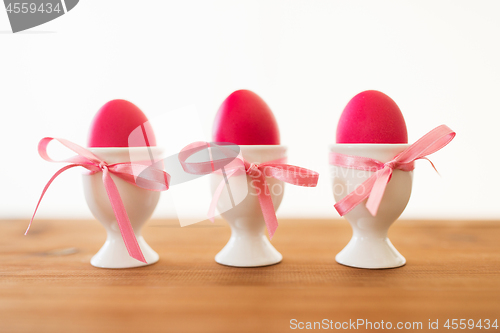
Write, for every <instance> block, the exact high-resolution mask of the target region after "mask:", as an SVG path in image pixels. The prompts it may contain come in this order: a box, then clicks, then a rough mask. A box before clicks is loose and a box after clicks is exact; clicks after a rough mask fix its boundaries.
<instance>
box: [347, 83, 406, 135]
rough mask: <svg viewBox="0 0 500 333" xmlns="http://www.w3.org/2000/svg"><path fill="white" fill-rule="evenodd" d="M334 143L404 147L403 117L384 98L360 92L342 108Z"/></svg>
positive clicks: (386, 97) (368, 92)
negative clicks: (391, 144)
mask: <svg viewBox="0 0 500 333" xmlns="http://www.w3.org/2000/svg"><path fill="white" fill-rule="evenodd" d="M337 143H408V133H407V131H406V123H405V120H404V118H403V114H402V113H401V110H400V109H399V107H398V106H397V104H396V103H395V102H394V101H393V100H392V99H391V98H390V97H389V96H387V95H386V94H383V93H381V92H380V91H375V90H367V91H363V92H362V93H359V94H357V95H356V96H354V97H353V98H352V99H351V100H350V101H349V103H347V106H346V107H345V108H344V111H343V112H342V115H341V116H340V120H339V123H338V125H337Z"/></svg>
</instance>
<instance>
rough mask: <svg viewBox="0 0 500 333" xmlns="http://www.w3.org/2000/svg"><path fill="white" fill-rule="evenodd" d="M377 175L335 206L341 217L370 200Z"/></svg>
mask: <svg viewBox="0 0 500 333" xmlns="http://www.w3.org/2000/svg"><path fill="white" fill-rule="evenodd" d="M376 177H377V176H376V175H375V174H374V175H372V176H371V177H370V178H368V179H367V180H365V181H364V182H363V183H362V184H360V185H359V186H358V187H356V189H355V190H354V191H352V192H351V193H349V194H348V195H346V196H345V197H344V198H343V199H342V200H340V201H339V202H337V203H336V204H335V206H334V207H335V209H336V210H337V212H338V213H339V215H340V216H344V215H345V214H347V213H349V212H350V211H351V210H353V209H354V207H356V206H357V205H359V204H360V203H361V202H362V201H363V200H365V199H366V198H368V196H369V195H370V191H371V189H372V188H373V184H374V183H375V180H376Z"/></svg>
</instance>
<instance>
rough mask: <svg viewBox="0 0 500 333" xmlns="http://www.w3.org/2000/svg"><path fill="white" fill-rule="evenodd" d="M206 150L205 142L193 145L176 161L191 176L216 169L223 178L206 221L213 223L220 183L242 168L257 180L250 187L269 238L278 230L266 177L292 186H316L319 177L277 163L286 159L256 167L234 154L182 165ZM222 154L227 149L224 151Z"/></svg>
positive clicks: (312, 173)
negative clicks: (253, 190) (256, 192)
mask: <svg viewBox="0 0 500 333" xmlns="http://www.w3.org/2000/svg"><path fill="white" fill-rule="evenodd" d="M212 146H214V147H217V148H219V149H221V151H224V147H221V146H217V145H214V144H212ZM208 147H210V144H208V143H206V142H196V143H193V144H190V145H188V146H187V147H185V148H183V149H182V151H181V153H180V154H179V160H180V162H181V164H182V166H183V168H184V170H186V171H187V172H190V173H193V174H199V175H204V174H209V173H211V172H214V171H216V170H218V169H220V170H221V172H222V173H223V175H224V178H225V179H224V180H223V181H222V182H221V183H220V184H219V186H218V187H217V189H216V190H215V192H214V194H213V198H212V202H211V204H210V208H209V211H208V216H209V219H210V220H211V221H212V222H214V216H215V208H216V206H217V202H218V200H219V197H220V195H221V193H222V190H223V188H224V184H225V183H227V180H228V179H229V178H230V177H232V176H234V175H236V174H238V173H239V172H238V171H241V170H242V169H243V168H244V170H245V173H246V174H247V175H248V176H249V177H252V178H254V179H255V180H257V181H256V182H255V183H254V185H256V186H257V187H258V188H259V190H260V191H258V193H259V194H258V199H259V204H260V207H261V210H262V215H263V216H264V221H265V223H266V227H267V231H268V233H269V237H270V238H272V237H273V235H274V233H275V232H276V229H277V228H278V220H277V218H276V212H275V210H274V205H273V201H272V199H271V195H270V193H269V187H268V184H267V181H266V177H273V178H276V179H278V180H281V181H284V182H286V183H289V184H292V185H299V186H307V187H314V186H316V184H317V183H318V178H319V174H318V173H317V172H315V171H312V170H308V169H305V168H301V167H297V166H293V165H289V164H283V163H281V162H284V161H286V158H283V159H279V160H275V161H270V162H266V163H261V164H256V163H248V162H247V161H245V160H244V159H243V157H241V155H238V156H237V157H234V156H233V157H232V158H229V157H227V158H222V159H218V160H212V159H211V160H210V161H207V162H201V163H188V162H186V160H187V158H188V157H189V156H191V155H193V154H194V153H196V152H198V151H200V150H202V149H206V148H208ZM225 149H226V151H229V150H227V149H228V148H225ZM234 154H235V153H234V151H231V152H230V153H229V154H226V155H227V156H231V155H234Z"/></svg>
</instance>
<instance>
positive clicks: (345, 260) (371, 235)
mask: <svg viewBox="0 0 500 333" xmlns="http://www.w3.org/2000/svg"><path fill="white" fill-rule="evenodd" d="M407 147H409V145H408V144H336V145H332V146H330V151H332V152H335V153H339V154H344V155H353V156H362V157H369V158H373V159H376V160H378V161H380V162H383V163H385V162H388V161H390V160H392V159H393V158H394V157H395V156H396V155H397V154H399V153H401V152H402V151H403V150H405V149H406V148H407ZM330 172H331V175H332V181H333V193H334V197H335V200H336V201H337V202H338V201H340V200H341V199H342V198H344V197H345V196H346V195H347V194H349V193H351V192H352V191H354V190H356V188H357V187H358V185H360V184H362V183H363V182H364V181H365V180H367V179H368V178H369V177H370V176H371V175H372V174H373V172H369V171H361V170H356V169H348V168H344V167H338V166H334V165H331V166H330ZM412 181H413V171H410V172H407V171H401V170H394V172H393V174H392V178H391V180H390V181H389V183H388V184H387V187H386V190H385V193H384V196H383V198H382V201H381V203H380V206H379V209H378V212H377V215H376V216H372V215H371V214H370V212H369V211H368V210H367V209H366V206H365V204H366V200H364V201H363V202H361V203H360V204H359V205H357V206H356V207H355V208H354V209H353V210H351V211H350V212H349V213H347V214H345V215H344V216H345V218H346V219H347V221H349V223H350V224H351V227H352V231H353V235H352V238H351V241H350V242H349V243H348V244H347V246H346V247H345V248H344V249H343V250H342V251H340V253H339V254H337V256H336V257H335V259H336V261H337V262H338V263H340V264H342V265H346V266H351V267H358V268H369V269H382V268H394V267H400V266H403V265H404V264H405V263H406V259H405V258H404V257H403V256H402V255H401V254H400V253H399V252H398V251H397V250H396V248H395V247H394V246H393V245H392V243H391V241H390V240H389V238H388V237H387V233H388V231H389V227H390V226H391V225H392V224H393V223H394V221H396V220H397V218H398V217H399V216H400V215H401V213H402V212H403V211H404V209H405V207H406V205H407V203H408V201H409V200H410V195H411V188H412Z"/></svg>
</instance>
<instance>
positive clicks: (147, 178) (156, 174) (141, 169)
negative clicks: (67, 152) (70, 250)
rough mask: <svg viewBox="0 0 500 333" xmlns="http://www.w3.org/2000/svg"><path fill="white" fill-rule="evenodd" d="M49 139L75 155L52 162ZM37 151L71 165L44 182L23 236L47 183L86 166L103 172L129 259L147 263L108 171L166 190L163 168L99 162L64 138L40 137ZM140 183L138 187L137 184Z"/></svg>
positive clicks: (47, 157) (122, 177)
mask: <svg viewBox="0 0 500 333" xmlns="http://www.w3.org/2000/svg"><path fill="white" fill-rule="evenodd" d="M52 140H56V141H59V142H60V143H62V144H63V145H64V146H66V147H67V148H69V149H71V150H72V151H74V152H75V153H77V154H78V155H76V156H73V157H71V158H68V159H66V160H62V161H55V160H53V159H51V158H50V157H49V155H48V154H47V146H48V144H49V143H50V142H51V141H52ZM38 153H39V154H40V156H41V157H42V158H43V159H44V160H46V161H49V162H66V163H71V164H70V165H67V166H65V167H63V168H61V169H59V171H57V172H56V173H55V174H54V175H53V176H52V178H50V180H49V182H48V183H47V185H45V188H44V189H43V192H42V195H41V196H40V199H39V200H38V204H37V205H36V208H35V212H34V213H33V217H32V218H31V221H30V224H29V226H28V229H27V230H26V233H25V235H26V234H27V233H28V231H29V229H30V227H31V223H32V222H33V219H34V218H35V214H36V211H37V210H38V206H39V205H40V202H41V201H42V198H43V196H44V195H45V192H46V191H47V189H48V188H49V186H50V184H51V183H52V182H53V181H54V179H56V178H57V176H59V175H60V174H61V173H63V172H64V171H66V170H68V169H71V168H74V167H77V166H81V167H84V168H86V169H88V170H89V171H90V174H94V173H97V172H102V181H103V183H104V188H105V189H106V193H107V194H108V197H109V201H110V202H111V207H112V208H113V212H114V213H115V216H116V221H117V222H118V226H119V227H120V232H121V235H122V238H123V241H124V243H125V246H126V247H127V251H128V253H129V254H130V256H131V257H132V258H135V259H137V260H139V261H142V262H144V263H146V259H145V258H144V255H143V254H142V251H141V249H140V247H139V244H138V243H137V239H136V238H135V234H134V230H133V228H132V225H131V224H130V220H129V218H128V215H127V212H126V211H125V206H124V205H123V202H122V200H121V197H120V193H119V192H118V189H117V187H116V185H115V182H114V181H113V179H112V178H111V176H110V173H112V174H114V175H116V176H117V177H119V178H121V179H123V180H125V181H126V182H128V183H130V184H132V185H135V186H138V187H141V188H144V189H147V190H151V191H166V190H168V184H169V182H170V175H169V174H168V173H166V172H165V171H163V170H160V169H157V168H154V167H153V166H151V164H153V162H148V163H149V164H148V165H143V164H137V163H130V162H125V163H115V164H107V163H106V162H105V161H102V160H101V159H99V158H98V157H97V156H95V155H94V154H92V153H91V152H90V151H89V150H87V149H85V148H83V147H81V146H79V145H77V144H75V143H73V142H71V141H68V140H65V139H57V138H43V139H42V140H40V143H39V144H38ZM139 182H140V186H139V185H138V183H139Z"/></svg>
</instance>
